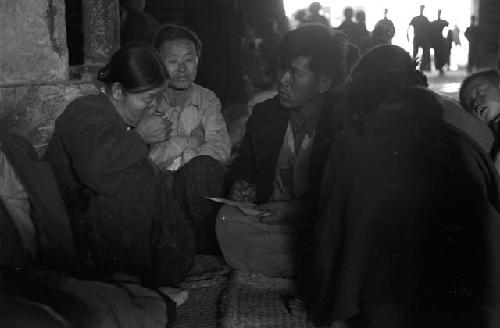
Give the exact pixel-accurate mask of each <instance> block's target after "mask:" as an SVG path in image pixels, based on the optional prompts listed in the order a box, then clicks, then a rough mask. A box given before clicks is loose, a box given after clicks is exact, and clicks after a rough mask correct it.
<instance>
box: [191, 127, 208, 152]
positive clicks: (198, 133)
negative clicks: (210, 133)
mask: <svg viewBox="0 0 500 328" xmlns="http://www.w3.org/2000/svg"><path fill="white" fill-rule="evenodd" d="M189 136H190V137H191V139H192V140H193V141H194V144H195V148H196V147H201V146H203V145H204V144H205V131H204V130H203V126H202V125H199V126H197V127H196V128H195V129H194V130H193V131H191V133H190V135H189Z"/></svg>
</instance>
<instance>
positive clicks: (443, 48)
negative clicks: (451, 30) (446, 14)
mask: <svg viewBox="0 0 500 328" xmlns="http://www.w3.org/2000/svg"><path fill="white" fill-rule="evenodd" d="M441 13H442V11H441V9H439V10H438V18H437V19H436V20H435V21H433V22H432V23H431V24H430V28H429V37H430V43H431V47H432V48H433V49H434V66H435V67H436V69H437V70H438V71H439V74H440V75H442V74H444V71H443V67H444V65H445V64H446V61H447V57H448V56H449V55H447V54H448V47H447V42H446V39H445V38H444V37H443V35H445V33H446V35H448V25H449V23H448V21H446V20H444V19H441Z"/></svg>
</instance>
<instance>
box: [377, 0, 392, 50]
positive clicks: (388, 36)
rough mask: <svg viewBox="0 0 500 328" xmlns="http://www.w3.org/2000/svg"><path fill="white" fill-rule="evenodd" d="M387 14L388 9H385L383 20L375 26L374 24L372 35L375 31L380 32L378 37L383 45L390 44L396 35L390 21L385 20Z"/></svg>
mask: <svg viewBox="0 0 500 328" xmlns="http://www.w3.org/2000/svg"><path fill="white" fill-rule="evenodd" d="M388 13H389V9H387V8H385V9H384V18H382V19H381V20H379V21H378V22H377V24H375V27H374V28H373V33H375V30H377V31H379V32H380V33H379V35H380V38H381V39H383V40H384V41H385V42H384V44H392V38H393V37H394V34H396V29H395V28H394V23H393V22H392V20H390V19H389V18H387V14H388Z"/></svg>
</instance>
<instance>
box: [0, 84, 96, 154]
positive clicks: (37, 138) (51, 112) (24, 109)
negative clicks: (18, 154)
mask: <svg viewBox="0 0 500 328" xmlns="http://www.w3.org/2000/svg"><path fill="white" fill-rule="evenodd" d="M93 92H96V88H95V86H94V85H93V84H92V83H84V82H63V83H52V84H25V85H17V86H16V85H13V86H10V87H0V104H1V106H0V129H2V130H4V131H5V130H7V131H9V132H12V133H16V134H19V135H21V136H24V137H26V138H27V139H28V140H29V141H30V142H31V143H32V144H33V145H34V146H35V148H36V149H37V150H38V151H39V153H43V152H44V150H45V147H46V145H47V143H48V142H49V140H50V137H51V136H52V132H53V130H54V121H55V119H56V118H57V117H58V116H59V114H61V112H62V111H63V110H64V108H65V107H66V105H67V104H68V103H69V102H71V101H72V100H73V99H75V98H78V97H80V96H82V95H85V94H89V93H93Z"/></svg>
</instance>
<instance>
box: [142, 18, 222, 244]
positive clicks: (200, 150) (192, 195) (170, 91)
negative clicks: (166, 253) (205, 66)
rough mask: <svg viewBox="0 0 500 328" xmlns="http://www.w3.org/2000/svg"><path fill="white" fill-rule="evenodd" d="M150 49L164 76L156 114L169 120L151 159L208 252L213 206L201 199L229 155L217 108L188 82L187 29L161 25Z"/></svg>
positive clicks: (218, 185)
mask: <svg viewBox="0 0 500 328" xmlns="http://www.w3.org/2000/svg"><path fill="white" fill-rule="evenodd" d="M153 45H154V47H155V48H156V49H157V50H158V51H159V52H160V55H161V58H162V60H163V62H164V64H165V66H166V69H167V71H168V74H169V76H170V80H169V83H168V87H167V89H166V90H164V92H163V93H162V94H161V97H160V99H159V102H160V103H159V107H158V110H159V111H160V112H162V113H165V114H166V115H167V117H168V119H169V120H170V121H171V122H172V134H171V136H172V137H171V139H169V140H167V141H165V142H162V143H159V144H156V145H154V146H153V147H152V149H151V158H152V160H153V161H154V163H155V164H156V165H157V166H158V167H159V168H160V169H161V170H163V171H166V172H170V173H171V175H172V177H173V191H174V194H175V195H176V198H177V200H178V202H179V204H180V205H181V207H182V209H183V210H184V214H185V215H186V217H187V219H188V222H189V223H190V225H191V228H192V229H193V231H194V233H195V242H196V249H197V251H198V252H211V251H214V250H216V249H217V243H216V240H215V232H214V222H215V215H216V213H217V206H215V204H213V203H211V201H209V200H207V199H206V198H205V197H206V196H211V197H219V196H221V195H222V182H223V178H224V174H225V170H224V164H226V163H227V162H228V160H229V156H230V154H231V140H230V139H229V136H228V133H227V129H226V123H225V121H224V118H223V116H222V114H221V104H220V101H219V99H218V98H217V96H216V95H215V93H213V92H212V91H210V90H208V89H206V88H203V87H202V86H199V85H198V84H196V83H194V80H195V78H196V72H197V68H198V61H199V59H200V55H201V42H200V40H199V38H198V36H197V35H196V34H195V33H194V32H193V31H191V30H190V29H188V28H185V27H183V26H178V25H172V24H167V25H164V26H162V27H160V29H159V30H158V31H157V32H156V35H155V37H154V38H153Z"/></svg>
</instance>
